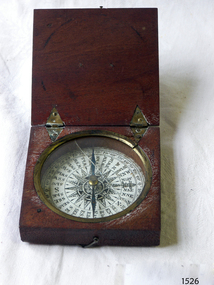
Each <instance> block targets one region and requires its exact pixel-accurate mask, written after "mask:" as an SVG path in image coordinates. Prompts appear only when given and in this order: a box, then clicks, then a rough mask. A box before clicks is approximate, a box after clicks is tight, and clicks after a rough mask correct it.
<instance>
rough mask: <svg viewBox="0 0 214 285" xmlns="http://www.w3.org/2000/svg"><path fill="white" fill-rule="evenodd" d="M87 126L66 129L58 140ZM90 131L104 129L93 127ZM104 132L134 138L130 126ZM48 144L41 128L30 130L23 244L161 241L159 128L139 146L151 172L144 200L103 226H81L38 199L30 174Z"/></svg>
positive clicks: (149, 243)
mask: <svg viewBox="0 0 214 285" xmlns="http://www.w3.org/2000/svg"><path fill="white" fill-rule="evenodd" d="M87 129H90V128H89V127H65V129H64V130H63V132H62V133H61V135H60V136H61V137H62V136H63V135H66V134H70V133H73V132H76V131H82V130H87ZM93 129H96V130H97V129H103V128H102V127H95V128H93ZM105 130H109V131H114V132H116V133H119V134H122V135H125V136H127V137H130V138H133V137H132V134H131V132H130V128H129V127H106V128H105ZM50 143H51V141H50V138H49V135H48V133H47V131H46V129H45V128H44V127H32V130H31V137H30V144H29V152H28V160H27V166H26V176H25V184H24V193H23V200H22V211H21V218H20V233H21V238H22V240H23V241H28V242H33V243H48V244H53V243H54V244H84V245H85V244H89V243H90V242H91V241H92V240H93V237H94V236H98V237H99V245H129V246H142V245H144V246H151V245H158V244H159V239H160V177H159V173H160V159H159V157H160V150H159V127H149V129H148V130H147V132H146V133H145V135H144V136H143V138H142V139H141V141H140V143H139V145H140V146H141V148H142V149H143V150H144V152H145V153H146V154H147V156H148V158H149V160H150V162H151V166H152V172H153V180H152V186H151V189H150V190H149V193H148V195H147V197H146V198H145V199H144V201H143V202H142V203H141V204H140V205H139V206H138V207H137V208H135V209H134V210H133V211H132V212H130V213H129V214H127V215H125V216H123V217H121V218H118V219H115V220H112V221H108V222H103V223H82V222H76V221H72V220H68V219H66V218H63V217H61V216H59V215H57V214H56V213H54V212H52V211H51V210H50V209H49V208H47V207H46V205H44V204H43V203H42V202H41V200H40V199H39V197H38V195H37V193H36V190H35V188H34V183H33V171H34V167H35V164H36V161H37V159H38V158H39V156H40V154H41V153H42V151H43V150H44V149H45V148H46V147H47V146H48V145H49V144H50Z"/></svg>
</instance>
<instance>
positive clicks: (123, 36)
mask: <svg viewBox="0 0 214 285" xmlns="http://www.w3.org/2000/svg"><path fill="white" fill-rule="evenodd" d="M137 106H138V107H139V108H140V110H141V111H142V113H143V115H144V117H145V120H146V122H147V123H148V125H159V82H158V31H157V9H154V8H151V9H150V8H149V9H64V10H59V9H54V10H52V9H50V10H35V12H34V37H33V80H32V125H45V124H46V122H47V119H48V117H49V115H50V112H51V110H52V109H53V108H54V107H56V109H57V111H58V112H59V114H60V116H61V119H62V121H63V122H64V123H65V125H76V126H77V125H85V126H86V125H91V126H93V125H121V126H123V125H126V126H128V125H130V122H131V120H132V117H133V114H134V111H135V110H136V107H137Z"/></svg>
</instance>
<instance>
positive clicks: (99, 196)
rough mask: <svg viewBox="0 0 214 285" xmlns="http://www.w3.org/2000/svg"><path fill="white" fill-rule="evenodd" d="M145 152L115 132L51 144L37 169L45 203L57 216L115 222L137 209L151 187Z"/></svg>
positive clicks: (37, 182) (83, 135) (85, 134)
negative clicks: (114, 220) (116, 219)
mask: <svg viewBox="0 0 214 285" xmlns="http://www.w3.org/2000/svg"><path fill="white" fill-rule="evenodd" d="M151 180H152V172H151V167H150V163H149V161H148V159H147V157H146V155H145V153H144V152H143V151H142V150H141V149H140V147H139V146H136V145H135V143H134V142H132V141H131V140H128V139H127V138H125V137H123V136H121V135H118V134H114V133H111V132H107V131H105V132H102V131H101V132H94V133H93V132H82V133H77V134H72V135H68V136H66V137H64V138H63V139H61V140H58V141H56V142H55V143H53V144H52V145H51V146H50V147H49V148H47V149H46V150H45V151H44V152H43V154H42V155H41V157H40V159H39V160H38V163H37V165H36V167H35V174H34V183H35V188H36V190H37V193H38V194H39V196H40V198H41V199H42V201H43V202H44V203H45V204H46V205H47V206H48V207H49V208H50V209H51V210H53V211H54V212H56V213H57V214H59V215H61V216H63V217H66V218H68V219H73V220H76V221H81V222H101V221H107V220H112V219H115V218H118V217H121V216H123V215H125V214H126V213H128V212H130V211H131V210H133V209H134V208H135V207H136V206H137V205H139V203H140V202H142V200H143V199H144V198H145V197H146V195H147V193H148V190H149V189H150V185H151Z"/></svg>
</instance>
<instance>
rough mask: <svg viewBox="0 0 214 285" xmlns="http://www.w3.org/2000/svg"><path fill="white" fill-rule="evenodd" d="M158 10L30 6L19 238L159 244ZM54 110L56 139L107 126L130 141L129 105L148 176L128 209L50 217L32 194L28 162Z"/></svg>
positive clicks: (43, 142)
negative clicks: (138, 120)
mask: <svg viewBox="0 0 214 285" xmlns="http://www.w3.org/2000/svg"><path fill="white" fill-rule="evenodd" d="M157 32H158V31H157V9H153V8H152V9H75V10H73V9H68V10H67V9H64V10H58V9H54V10H35V13H34V37H33V78H32V129H31V137H30V143H29V151H28V158H27V165H26V174H25V183H24V191H23V199H22V208H21V216H20V234H21V239H22V240H23V241H28V242H33V243H46V244H82V245H86V244H89V243H91V242H92V240H93V238H94V237H95V236H98V237H99V243H98V245H126V246H152V245H158V244H159V241H160V147H159V146H160V136H159V127H158V125H159V82H158V35H157ZM54 106H55V107H56V109H57V111H58V112H59V114H60V116H61V118H62V120H63V121H64V122H65V128H64V129H63V131H62V132H61V134H60V136H59V138H60V137H63V136H65V135H68V134H70V133H74V132H79V131H85V130H107V131H112V132H115V133H118V134H121V135H124V136H126V137H129V138H131V139H133V140H134V137H133V134H132V131H131V128H130V127H129V124H130V122H131V119H132V116H133V114H134V111H135V108H136V106H139V107H140V109H141V110H142V112H143V114H144V116H145V118H146V120H147V122H148V123H149V125H150V127H148V129H147V131H146V133H145V134H144V136H143V138H142V139H141V140H140V141H139V143H138V144H139V146H140V147H141V148H142V149H143V150H144V152H145V153H146V155H147V156H148V158H149V160H150V163H151V166H152V173H153V180H152V185H151V188H150V190H149V192H148V195H147V197H146V198H145V199H144V200H143V202H142V203H141V204H140V205H139V206H137V207H136V208H135V209H134V210H133V211H131V212H130V213H129V214H127V215H125V216H123V217H120V218H117V219H115V220H111V221H108V222H101V223H83V222H76V221H72V220H68V219H66V218H64V217H62V216H59V215H57V214H56V213H54V212H53V211H51V210H50V209H49V208H47V207H46V205H44V204H43V203H42V201H41V200H40V199H39V197H38V195H37V193H36V190H35V187H34V182H33V172H34V167H35V164H36V162H37V160H38V158H39V156H40V154H41V153H42V152H43V151H44V149H45V148H46V147H47V146H49V145H50V144H51V140H50V137H49V135H48V132H47V130H46V128H45V126H44V125H45V123H46V121H47V119H48V117H49V115H50V112H51V110H52V108H53V107H54Z"/></svg>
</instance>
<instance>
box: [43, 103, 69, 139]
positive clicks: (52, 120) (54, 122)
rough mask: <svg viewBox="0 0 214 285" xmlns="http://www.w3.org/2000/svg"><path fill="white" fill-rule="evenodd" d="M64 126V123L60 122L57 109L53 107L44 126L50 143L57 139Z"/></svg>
mask: <svg viewBox="0 0 214 285" xmlns="http://www.w3.org/2000/svg"><path fill="white" fill-rule="evenodd" d="M64 126H65V124H64V122H63V121H62V119H61V117H60V115H59V113H58V111H57V109H56V108H55V107H54V108H53V109H52V110H51V113H50V116H49V117H48V119H47V122H46V125H45V127H46V130H47V131H48V134H49V136H50V139H51V140H52V142H54V141H55V140H56V139H57V137H58V136H59V134H60V133H61V132H62V130H63V128H64Z"/></svg>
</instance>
